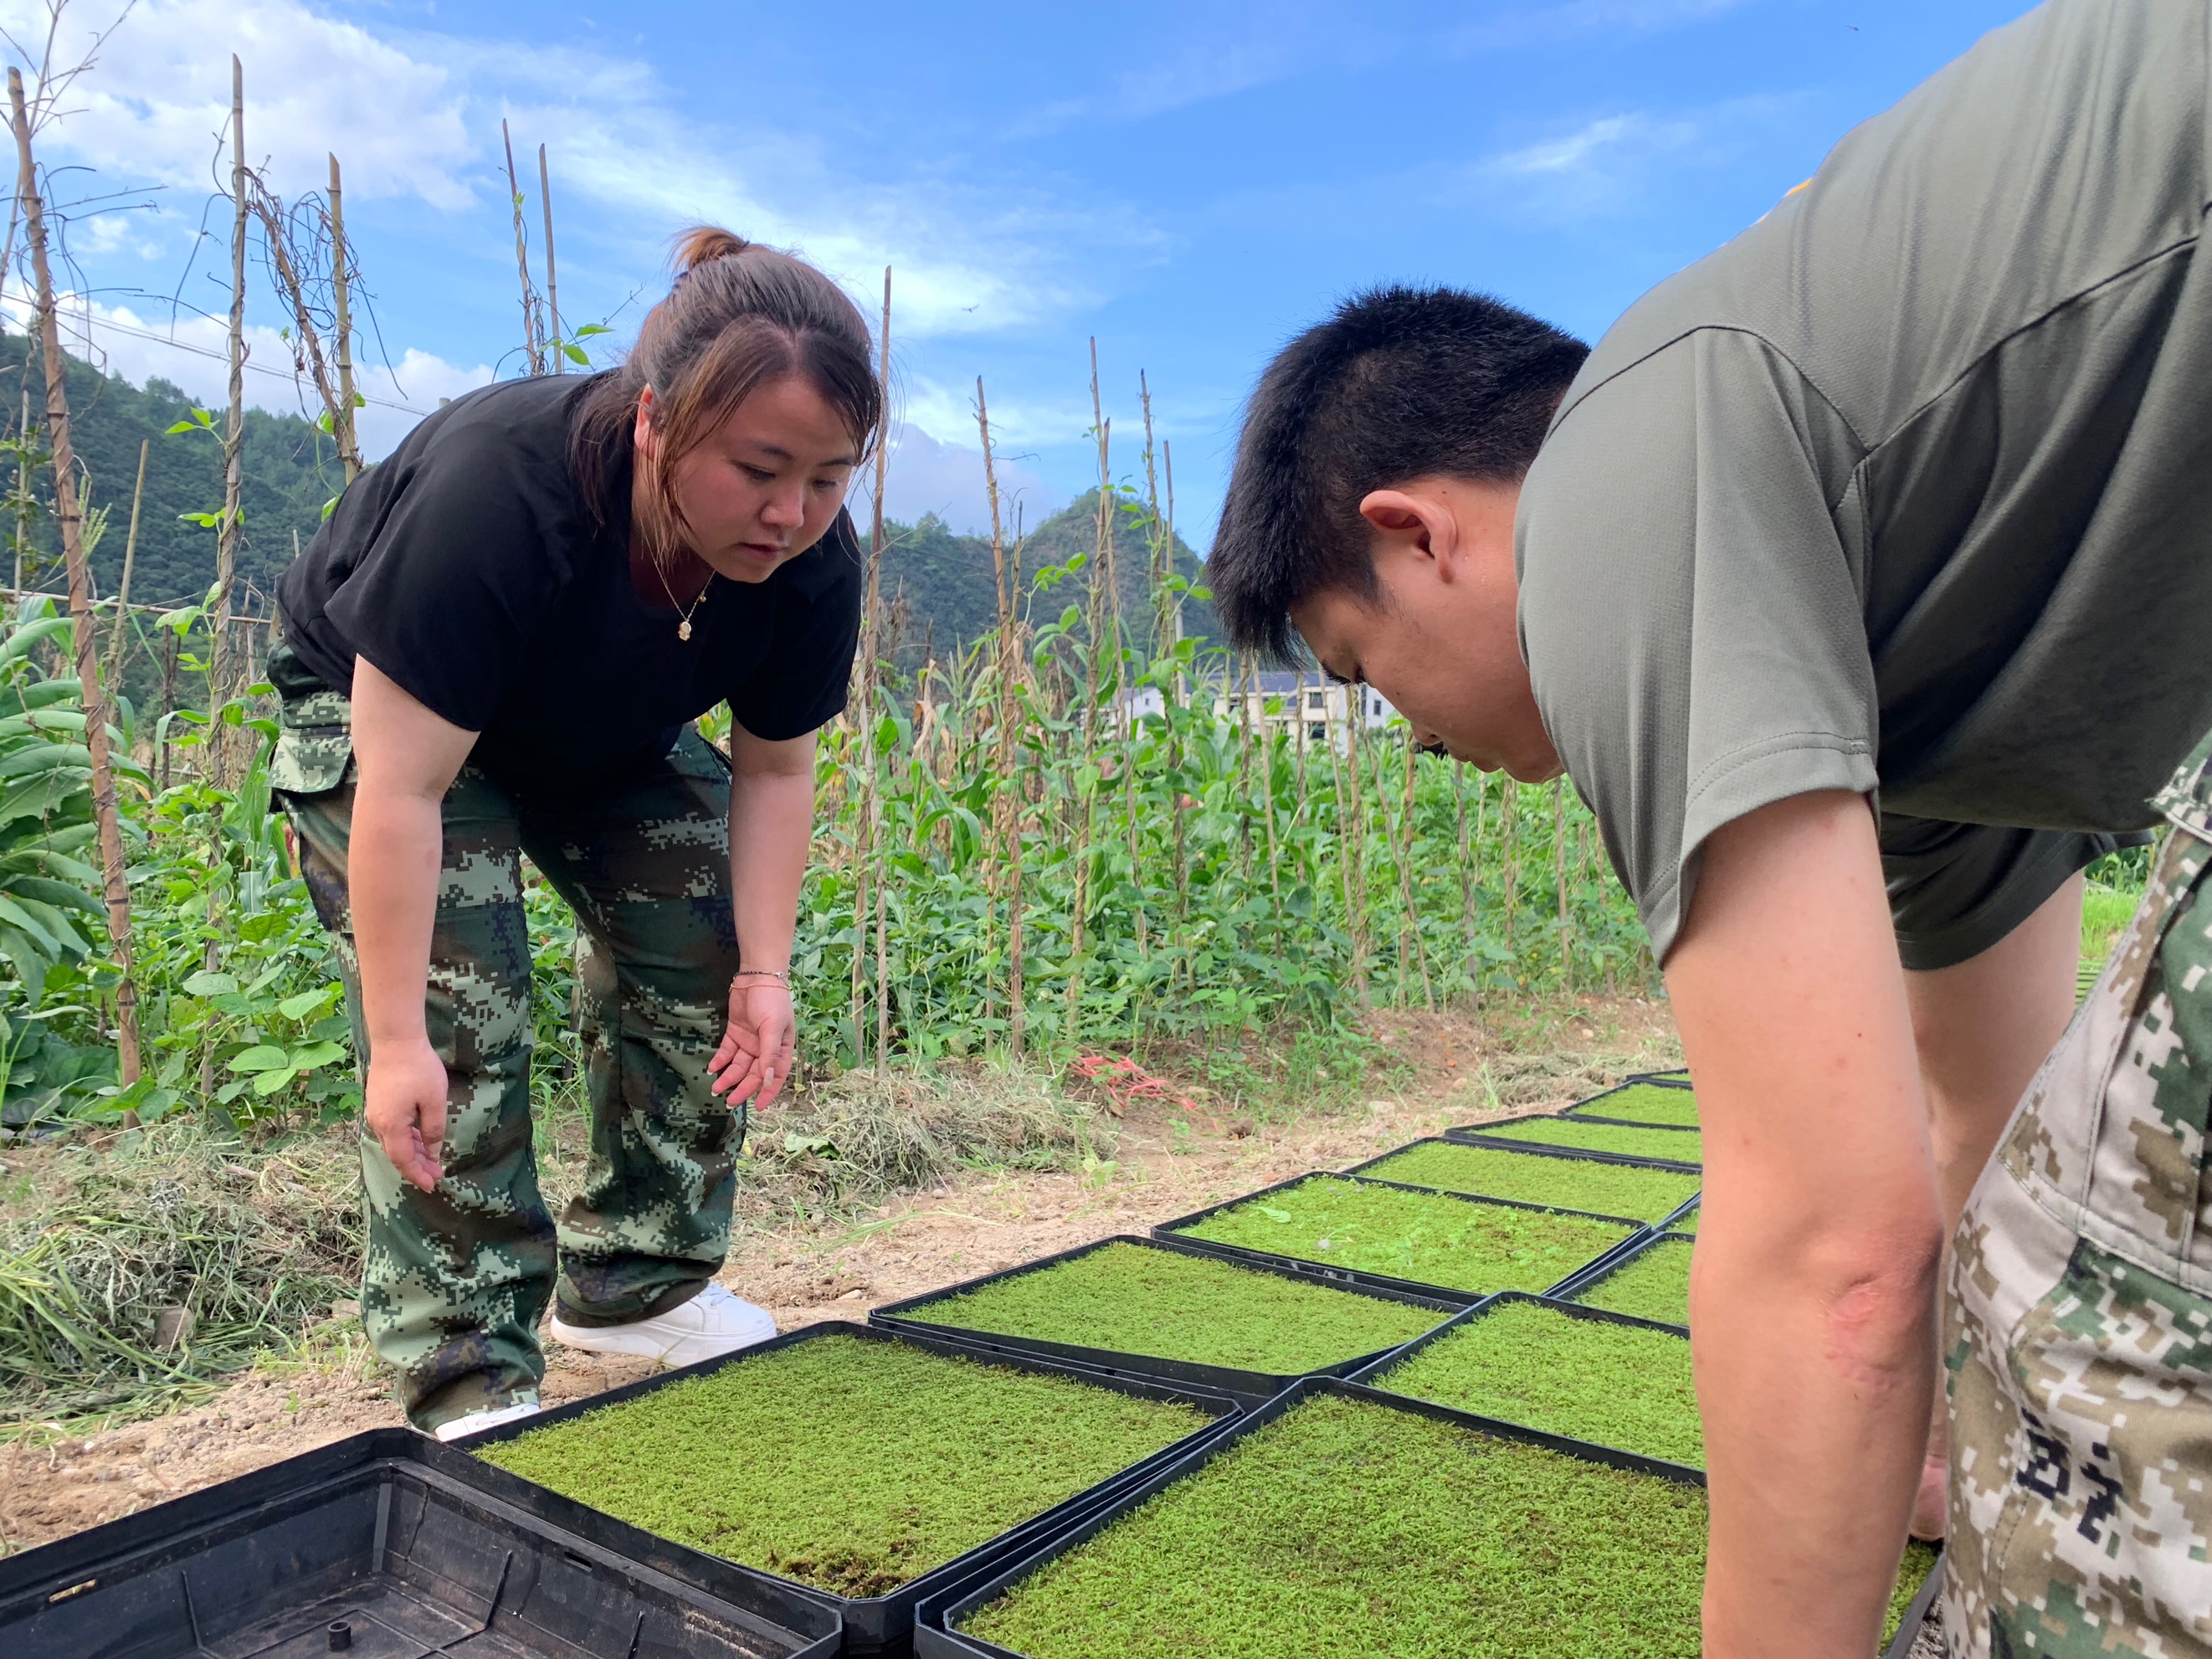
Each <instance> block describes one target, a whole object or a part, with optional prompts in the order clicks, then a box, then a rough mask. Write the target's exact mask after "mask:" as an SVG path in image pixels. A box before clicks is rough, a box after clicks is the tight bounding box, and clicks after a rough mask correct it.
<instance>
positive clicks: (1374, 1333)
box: [872, 1237, 1474, 1400]
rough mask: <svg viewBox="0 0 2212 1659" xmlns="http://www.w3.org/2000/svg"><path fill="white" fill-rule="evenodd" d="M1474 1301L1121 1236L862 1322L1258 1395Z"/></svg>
mask: <svg viewBox="0 0 2212 1659" xmlns="http://www.w3.org/2000/svg"><path fill="white" fill-rule="evenodd" d="M1473 1301H1474V1297H1466V1296H1452V1295H1449V1294H1444V1295H1440V1296H1436V1297H1413V1296H1407V1295H1402V1294H1398V1293H1394V1292H1389V1291H1372V1290H1365V1289H1360V1288H1356V1287H1347V1286H1344V1285H1336V1284H1332V1283H1330V1282H1328V1280H1327V1279H1323V1278H1322V1277H1321V1276H1319V1275H1317V1274H1314V1273H1305V1272H1301V1271H1299V1270H1297V1269H1296V1268H1294V1267H1287V1266H1284V1267H1268V1266H1267V1265H1265V1264H1261V1263H1247V1262H1241V1261H1226V1260H1224V1259H1222V1258H1221V1257H1219V1256H1218V1255H1214V1254H1212V1253H1210V1252H1208V1251H1206V1250H1202V1249H1198V1248H1196V1247H1195V1246H1192V1245H1187V1244H1179V1243H1176V1242H1175V1241H1173V1240H1154V1239H1139V1238H1129V1237H1121V1238H1112V1239H1107V1240H1104V1241H1103V1242H1102V1243H1098V1244H1093V1245H1085V1246H1084V1247H1083V1248H1082V1249H1077V1250H1071V1251H1068V1252H1066V1254H1064V1255H1058V1256H1048V1257H1047V1258H1045V1259H1044V1260H1043V1261H1037V1262H1032V1263H1030V1264H1029V1265H1028V1266H1026V1267H1017V1268H1014V1269H1012V1271H1011V1272H1007V1273H993V1274H990V1275H988V1276H987V1277H985V1278H981V1279H974V1280H970V1281H969V1283H967V1284H965V1285H954V1286H952V1287H951V1289H950V1290H945V1291H931V1292H930V1293H928V1294H927V1295H926V1296H921V1297H914V1298H913V1299H911V1300H909V1301H906V1302H900V1303H894V1304H891V1305H890V1306H889V1307H884V1308H878V1310H876V1311H875V1313H874V1315H873V1316H872V1317H873V1318H874V1319H875V1320H876V1321H877V1322H878V1323H880V1324H883V1325H884V1326H885V1327H887V1328H891V1329H894V1330H898V1329H918V1330H925V1331H929V1332H932V1333H934V1334H939V1335H945V1336H951V1337H954V1338H957V1339H960V1340H969V1341H975V1342H980V1343H987V1344H993V1345H997V1344H1001V1343H1005V1344H1012V1345H1018V1346H1021V1347H1023V1348H1025V1349H1028V1350H1030V1351H1036V1352H1049V1353H1053V1354H1056V1355H1059V1356H1061V1357H1064V1358H1071V1359H1073V1360H1076V1361H1078V1362H1079V1363H1083V1364H1098V1365H1103V1366H1107V1367H1110V1368H1114V1369H1117V1370H1120V1369H1126V1370H1132V1371H1137V1372H1141V1373H1148V1374H1152V1375H1157V1376H1174V1377H1179V1378H1182V1379H1184V1380H1187V1381H1191V1382H1195V1383H1200V1384H1201V1385H1206V1386H1212V1387H1218V1388H1222V1389H1228V1390H1230V1391H1231V1392H1233V1393H1236V1394H1238V1395H1243V1396H1246V1397H1249V1398H1253V1399H1255V1400H1259V1399H1266V1398H1269V1397H1272V1396H1273V1395H1275V1394H1277V1393H1279V1392H1280V1391H1281V1389H1284V1388H1286V1387H1287V1386H1289V1384H1290V1383H1292V1382H1293V1381H1295V1380H1296V1379H1297V1377H1299V1376H1303V1375H1304V1374H1305V1373H1307V1372H1310V1371H1337V1372H1345V1371H1351V1370H1357V1369H1358V1367H1360V1366H1361V1365H1364V1364H1368V1363H1370V1361H1372V1360H1374V1359H1376V1358H1381V1356H1382V1355H1383V1353H1386V1352H1389V1351H1390V1350H1391V1349H1393V1348H1396V1347H1399V1346H1403V1345H1404V1344H1405V1343H1407V1342H1409V1341H1411V1340H1413V1338H1414V1337H1416V1336H1419V1335H1420V1334H1422V1333H1423V1332H1425V1331H1429V1330H1432V1329H1434V1328H1436V1327H1437V1326H1438V1325H1440V1324H1442V1323H1443V1322H1444V1321H1445V1320H1447V1319H1449V1317H1451V1316H1452V1315H1453V1314H1455V1313H1457V1312H1459V1311H1460V1310H1462V1309H1463V1308H1465V1307H1467V1306H1468V1305H1469V1304H1471V1303H1472V1302H1473Z"/></svg>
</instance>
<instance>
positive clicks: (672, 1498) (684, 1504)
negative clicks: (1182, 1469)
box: [479, 1336, 1209, 1596]
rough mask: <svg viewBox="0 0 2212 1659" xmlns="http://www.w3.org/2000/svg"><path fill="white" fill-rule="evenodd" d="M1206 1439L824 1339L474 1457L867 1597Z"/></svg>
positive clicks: (1118, 1401)
mask: <svg viewBox="0 0 2212 1659" xmlns="http://www.w3.org/2000/svg"><path fill="white" fill-rule="evenodd" d="M1208 1420H1209V1419H1207V1418H1206V1415H1205V1414H1204V1413H1201V1412H1200V1411H1199V1410H1198V1409H1197V1408H1196V1407H1190V1406H1183V1405H1178V1404H1175V1403H1173V1402H1170V1401H1153V1400H1140V1399H1138V1398H1136V1397H1135V1396H1133V1395H1124V1394H1119V1393H1116V1392H1115V1391H1114V1390H1112V1389H1101V1388H1096V1387H1092V1386H1091V1385H1089V1384H1086V1383H1079V1382H1077V1381H1074V1380H1073V1379H1072V1378H1069V1377H1065V1376H1042V1375H1038V1374H1035V1373H1031V1372H1026V1371H1018V1370H1011V1369H1008V1368H1006V1367H1004V1366H992V1365H984V1364H977V1363H974V1362H971V1361H968V1360H963V1359H954V1358H948V1357H946V1356H944V1355H939V1354H934V1353H931V1352H927V1351H926V1350H923V1349H920V1348H915V1347H909V1346H905V1345H903V1344H899V1343H891V1342H872V1341H863V1340H860V1339H859V1338H857V1337H849V1336H825V1337H822V1338H818V1339H817V1340H814V1341H811V1342H801V1343H796V1344H794V1345H793V1346H790V1347H788V1348H783V1349H780V1350H778V1351H777V1352H775V1353H770V1354H763V1355H761V1356H760V1357H758V1358H753V1359H746V1360H741V1361H738V1362H737V1363H734V1364H728V1365H725V1366H723V1367H721V1368H720V1370H715V1371H713V1372H710V1373H709V1374H708V1375H707V1376H701V1377H696V1378H694V1379H692V1380H690V1381H689V1382H684V1383H671V1384H670V1385H668V1386H667V1387H665V1388H663V1389H655V1390H653V1392H652V1393H650V1394H647V1395H641V1396H640V1397H638V1398H636V1399H634V1400H629V1401H623V1403H622V1404H620V1405H616V1406H609V1407H605V1409H604V1410H600V1411H595V1412H587V1413H585V1414H583V1415H582V1416H580V1417H578V1418H574V1419H571V1420H569V1421H568V1422H566V1423H562V1424H558V1425H555V1426H554V1427H551V1428H547V1429H542V1430H539V1431H538V1432H536V1433H534V1434H526V1435H523V1436H521V1437H519V1438H517V1439H514V1440H510V1441H506V1442H503V1443H498V1444H495V1445H491V1446H488V1447H486V1448H484V1449H483V1451H482V1452H481V1453H480V1454H479V1455H481V1456H482V1457H483V1460H484V1461H485V1462H488V1463H493V1464H495V1465H497V1466H498V1467H499V1468H503V1469H506V1470H507V1471H509V1472H510V1473H512V1474H518V1475H520V1476H521V1477H522V1478H523V1479H525V1480H534V1481H536V1482H537V1483H538V1485H540V1486H546V1487H549V1488H550V1489H551V1490H552V1491H554V1492H559V1493H561V1494H562V1496H564V1497H568V1498H574V1499H575V1500H576V1501H577V1502H578V1503H581V1504H590V1505H591V1506H592V1508H594V1509H597V1510H604V1511H605V1512H606V1513H607V1514H609V1515H612V1516H617V1517H619V1518H620V1519H622V1520H624V1521H628V1522H631V1523H632V1524H633V1525H635V1526H639V1527H642V1528H645V1529H646V1530H647V1531H649V1532H653V1533H656V1534H659V1535H660V1536H661V1537H663V1538H667V1539H671V1540H673V1541H675V1542H677V1543H679V1544H686V1545H689V1546H690V1547H692V1548H695V1549H700V1550H704V1551H706V1552H707V1553H709V1554H712V1555H719V1556H721V1557H724V1558H725V1559H729V1560H732V1561H738V1562H741V1563H743V1564H744V1565H748V1566H753V1567H759V1568H763V1569H766V1570H767V1571H771V1572H777V1573H781V1574H783V1575H784V1576H786V1577H791V1578H796V1579H799V1581H801V1582H802V1583H808V1584H811V1585H813V1586H814V1587H815V1588H816V1589H825V1590H829V1591H830V1592H831V1593H833V1594H835V1595H848V1596H872V1595H886V1594H888V1593H889V1592H890V1591H891V1590H893V1589H896V1588H898V1586H899V1585H901V1584H903V1583H907V1582H908V1580H910V1579H913V1578H915V1577H920V1576H921V1574H922V1573H925V1572H927V1571H930V1570H931V1569H932V1568H933V1567H938V1566H942V1565H944V1564H945V1562H947V1561H950V1560H952V1559H955V1558H956V1557H957V1556H960V1555H963V1554H965V1553H967V1552H968V1551H969V1550H971V1549H973V1548H975V1547H976V1546H978V1545H980V1544H982V1543H986V1542H987V1541H989V1540H991V1539H993V1538H994V1537H996V1536H997V1535H998V1534H1000V1533H1002V1532H1004V1531H1006V1529H1007V1528H1010V1527H1013V1526H1017V1525H1018V1524H1020V1523H1021V1522H1024V1521H1026V1520H1028V1519H1029V1518H1030V1516H1035V1515H1037V1514H1039V1513H1041V1512H1042V1511H1043V1510H1047V1509H1049V1508H1050V1507H1052V1506H1053V1505H1054V1504H1058V1503H1060V1502H1063V1501H1064V1500H1066V1499H1067V1498H1073V1496H1075V1494H1076V1493H1078V1492H1081V1491H1083V1490H1084V1489H1085V1488H1086V1487H1089V1486H1095V1485H1097V1483H1098V1482H1099V1481H1101V1480H1105V1479H1106V1478H1107V1477H1108V1476H1109V1475H1111V1474H1115V1473H1117V1472H1118V1471H1120V1470H1121V1469H1124V1468H1127V1467H1128V1466H1129V1465H1130V1464H1132V1463H1135V1462H1139V1461H1141V1460H1142V1459H1144V1458H1146V1457H1148V1456H1150V1455H1152V1453H1154V1452H1157V1451H1159V1450H1161V1449H1164V1448H1165V1447H1167V1446H1169V1445H1171V1444H1172V1443H1175V1442H1176V1441H1177V1440H1179V1439H1181V1438H1182V1437H1183V1436H1185V1435H1187V1434H1189V1433H1192V1432H1194V1431H1196V1430H1197V1429H1199V1428H1201V1427H1203V1426H1204V1425H1205V1424H1206V1422H1207V1421H1208Z"/></svg>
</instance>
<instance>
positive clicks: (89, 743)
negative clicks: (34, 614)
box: [8, 65, 143, 1121]
mask: <svg viewBox="0 0 2212 1659" xmlns="http://www.w3.org/2000/svg"><path fill="white" fill-rule="evenodd" d="M8 106H9V113H10V114H11V115H13V117H14V118H15V156H16V166H17V170H16V182H15V192H16V197H17V200H18V202H19V203H20V204H21V213H22V216H23V228H24V238H25V240H26V241H27V243H28V244H29V246H30V252H31V269H32V271H33V275H34V276H35V277H36V279H37V283H38V330H39V349H40V354H41V355H42V356H44V357H45V359H46V425H47V428H48V429H49V430H50V431H51V432H52V435H53V468H54V516H55V517H56V518H58V520H60V521H61V536H62V557H63V558H64V561H65V562H67V564H68V566H69V598H70V623H71V627H72V630H73V635H74V638H75V642H76V677H77V686H78V690H79V694H80V696H82V699H83V702H84V737H85V746H86V747H87V748H88V749H89V750H91V751H92V811H93V818H94V823H95V824H96V826H97V833H98V835H99V837H100V884H101V886H102V887H103V889H104V890H105V896H106V901H107V933H108V939H109V942H110V944H111V945H112V946H113V948H114V951H115V965H116V968H117V969H118V972H119V973H120V975H121V978H120V979H119V980H118V982H117V984H116V987H115V1030H116V1058H117V1067H118V1077H119V1078H120V1079H121V1081H122V1084H123V1086H124V1087H125V1088H126V1089H127V1088H129V1087H130V1086H131V1085H133V1084H135V1083H137V1081H138V1079H139V1075H140V1060H139V1052H138V987H137V981H136V980H135V979H134V977H133V975H132V973H131V882H130V878H129V876H128V874H127V873H126V872H125V868H124V863H123V829H122V823H121V819H120V817H119V815H118V813H117V811H116V807H115V768H114V763H113V761H112V758H111V757H110V756H109V754H108V750H107V704H106V700H105V699H104V698H103V697H102V696H100V654H99V644H98V641H97V639H96V638H95V635H94V623H93V619H92V571H91V569H90V567H89V565H88V562H87V560H86V558H85V550H84V524H83V520H82V515H81V513H80V512H79V508H78V502H77V496H76V453H75V451H74V448H73V446H72V445H71V442H70V411H69V388H68V385H67V376H68V362H67V360H66V359H65V358H64V357H63V356H62V342H61V329H60V327H59V325H58V323H57V322H56V320H55V318H54V283H53V273H52V270H51V268H50V267H49V265H48V264H47V260H46V204H45V202H44V201H43V199H42V198H41V197H40V193H39V185H38V171H37V168H36V167H34V166H33V162H32V159H31V118H30V116H29V114H28V112H27V111H26V110H25V108H24V106H23V76H22V71H21V70H18V69H15V67H13V66H12V65H11V66H10V67H9V70H8ZM142 476H143V474H142ZM132 1121H136V1117H135V1115H134V1116H133V1119H132Z"/></svg>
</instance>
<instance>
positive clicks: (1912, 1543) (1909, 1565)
mask: <svg viewBox="0 0 2212 1659" xmlns="http://www.w3.org/2000/svg"><path fill="white" fill-rule="evenodd" d="M1942 1559H1943V1556H1942V1552H1941V1551H1940V1550H1938V1549H1937V1548H1936V1547H1935V1546H1934V1545H1933V1544H1923V1543H1922V1542H1921V1541H1919V1540H1918V1539H1917V1538H1913V1539H1908V1540H1907V1541H1905V1563H1904V1565H1902V1566H1900V1567H1899V1568H1898V1570H1897V1588H1896V1589H1893V1590H1892V1591H1891V1592H1890V1593H1889V1612H1888V1613H1887V1615H1885V1616H1884V1618H1883V1620H1882V1621H1881V1644H1882V1646H1884V1647H1887V1646H1888V1645H1889V1644H1890V1642H1891V1640H1892V1639H1893V1638H1894V1637H1895V1636H1896V1635H1897V1632H1898V1628H1899V1626H1901V1625H1903V1624H1904V1623H1905V1613H1906V1612H1907V1611H1908V1610H1909V1609H1910V1608H1911V1606H1912V1598H1913V1597H1914V1596H1916V1595H1919V1594H1920V1587H1921V1586H1922V1585H1923V1584H1924V1583H1927V1582H1928V1575H1929V1573H1931V1572H1933V1571H1936V1563H1937V1562H1938V1561H1940V1560H1942Z"/></svg>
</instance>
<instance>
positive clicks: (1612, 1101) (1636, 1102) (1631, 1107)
mask: <svg viewBox="0 0 2212 1659" xmlns="http://www.w3.org/2000/svg"><path fill="white" fill-rule="evenodd" d="M1574 1110H1575V1112H1577V1113H1583V1112H1587V1113H1589V1115H1590V1116H1592V1117H1617V1118H1619V1119H1620V1121H1622V1122H1624V1123H1655V1124H1656V1123H1665V1124H1672V1125H1673V1126H1674V1127H1675V1128H1678V1129H1694V1128H1696V1127H1698V1097H1697V1096H1695V1095H1693V1094H1692V1093H1691V1092H1690V1091H1688V1090H1687V1089H1662V1088H1661V1087H1660V1086H1659V1085H1657V1084H1656V1083H1632V1084H1630V1085H1628V1087H1626V1089H1618V1090H1615V1091H1613V1093H1612V1094H1609V1095H1601V1096H1599V1097H1598V1098H1596V1099H1595V1100H1586V1101H1584V1102H1583V1103H1581V1104H1580V1105H1578V1106H1577V1107H1575V1108H1574Z"/></svg>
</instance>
